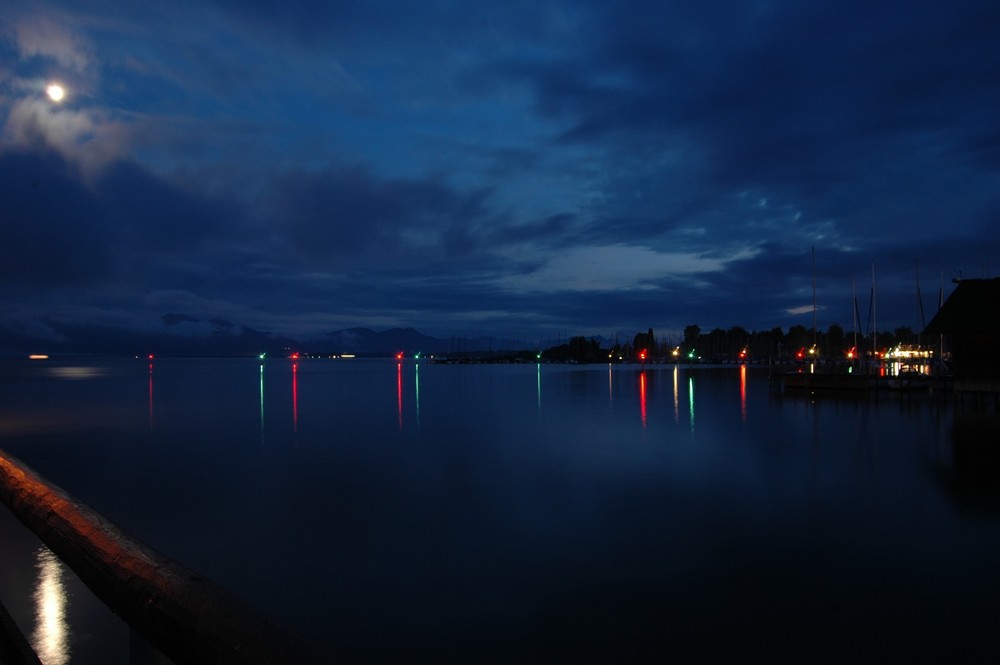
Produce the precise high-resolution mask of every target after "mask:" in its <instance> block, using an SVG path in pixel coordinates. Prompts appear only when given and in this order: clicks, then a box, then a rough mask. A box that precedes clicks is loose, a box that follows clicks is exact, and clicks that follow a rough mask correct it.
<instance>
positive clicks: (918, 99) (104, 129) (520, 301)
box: [0, 0, 1000, 339]
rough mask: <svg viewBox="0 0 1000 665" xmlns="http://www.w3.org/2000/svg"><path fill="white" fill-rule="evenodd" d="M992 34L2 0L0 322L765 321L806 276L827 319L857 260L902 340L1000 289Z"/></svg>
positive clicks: (838, 25) (446, 8) (993, 24)
mask: <svg viewBox="0 0 1000 665" xmlns="http://www.w3.org/2000/svg"><path fill="white" fill-rule="evenodd" d="M997 44H1000V5H998V4H997V2H996V1H995V0H982V1H980V0H967V1H962V2H954V1H941V2H925V1H921V0H914V1H913V2H909V3H898V2H882V1H880V0H865V1H863V2H854V1H852V0H838V1H837V2H802V1H799V0H795V1H788V2H782V1H780V0H773V1H770V0H745V1H740V2H725V1H719V2H706V1H704V0H699V1H690V2H689V1H676V2H669V1H666V0H665V1H662V2H629V1H623V0H616V2H613V3H612V2H604V1H601V2H537V1H536V2H520V1H518V0H512V1H511V2H502V3H496V2H490V3H481V2H471V1H470V2H448V1H444V0H423V1H421V2H412V3H410V2H398V1H397V2H379V1H375V0H363V1H354V0H346V1H339V2H326V1H323V2H319V1H316V2H313V1H305V0H285V1H284V2H280V3H274V2H263V1H260V0H239V1H237V0H214V1H205V0H199V1H197V2H194V1H189V0H173V1H172V2H145V1H139V0H137V1H131V2H121V1H111V0H106V1H102V0H94V1H92V2H87V3H80V2H76V1H72V2H71V1H69V0H66V1H65V2H58V1H48V0H13V1H12V0H6V2H5V3H4V10H3V13H2V17H0V331H8V332H9V331H15V332H16V333H17V334H21V335H32V336H37V337H39V338H41V339H46V338H53V337H56V336H58V335H59V334H60V333H59V332H58V331H59V329H60V326H63V325H66V324H74V325H98V326H112V327H122V328H129V329H139V330H161V329H163V327H164V325H165V324H164V319H163V316H164V315H165V314H171V315H185V316H187V317H190V318H192V319H199V320H207V319H210V318H222V319H227V320H230V321H233V322H236V323H239V324H244V325H248V326H251V327H254V328H256V329H258V330H264V331H270V332H274V333H281V334H288V335H293V336H311V335H322V334H323V333H325V332H329V331H333V330H337V329H342V328H348V327H352V326H359V325H360V326H368V327H372V328H376V329H383V328H388V327H393V326H414V327H417V328H418V329H420V330H421V331H423V332H425V333H428V334H432V335H438V336H447V335H450V334H456V333H457V334H464V333H467V332H470V331H482V332H487V333H489V334H498V335H502V334H509V335H515V336H521V337H523V338H527V339H533V338H536V336H537V335H539V334H543V333H545V332H552V331H562V332H564V333H566V334H578V333H579V334H605V335H607V334H609V333H612V332H616V331H628V332H630V333H631V332H634V331H636V330H644V329H646V328H648V327H653V328H655V329H656V330H657V332H660V331H664V332H666V331H670V330H678V329H682V328H683V327H684V326H686V325H688V324H692V323H693V324H697V325H699V326H701V328H702V329H704V330H707V329H711V328H713V327H723V328H728V327H730V326H733V325H740V326H743V327H746V328H748V329H769V328H772V327H774V326H781V327H783V328H786V329H787V327H789V326H791V325H795V324H802V325H805V326H807V327H809V326H811V325H812V319H813V308H812V303H813V275H814V274H815V281H816V302H817V306H818V313H817V318H818V323H819V325H820V327H821V328H825V327H826V326H828V325H829V324H831V323H839V324H840V325H842V326H844V327H845V328H847V329H848V330H850V329H851V327H852V325H853V316H852V314H853V306H852V302H853V301H852V292H853V290H854V289H855V288H856V291H857V293H858V299H859V301H860V304H859V309H860V310H861V311H862V316H863V317H867V313H868V310H869V294H870V291H871V287H872V271H873V267H874V270H875V273H876V279H877V312H878V315H877V316H878V320H877V323H878V327H879V328H880V329H892V328H894V327H897V326H902V325H906V326H910V327H911V328H913V329H918V328H919V326H920V313H919V307H918V299H917V297H916V292H917V290H916V289H917V284H918V283H919V284H920V286H921V290H922V294H923V296H924V306H925V311H926V319H928V320H929V318H930V316H931V315H932V314H933V311H934V310H935V309H936V307H937V300H938V292H939V290H940V289H941V286H942V284H943V285H944V291H945V294H946V295H947V293H948V292H950V290H951V288H953V284H952V283H951V280H952V278H954V277H959V276H963V277H966V278H969V277H983V276H994V275H996V276H1000V260H998V258H1000V48H998V47H997ZM52 84H58V85H60V86H62V89H63V90H64V97H63V98H62V99H61V100H59V101H55V100H53V99H52V98H51V97H50V96H49V95H48V94H47V90H48V89H49V86H51V85H52ZM813 248H814V249H815V273H814V271H813V258H812V253H813ZM918 276H919V282H918V279H917V277H918ZM855 284H856V287H855V286H854V285H855ZM169 320H171V321H177V320H181V319H179V318H178V317H177V316H174V317H171V318H170V319H169ZM188 323H190V322H188ZM863 325H864V322H863Z"/></svg>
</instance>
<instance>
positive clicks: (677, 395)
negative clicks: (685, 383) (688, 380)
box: [674, 365, 681, 423]
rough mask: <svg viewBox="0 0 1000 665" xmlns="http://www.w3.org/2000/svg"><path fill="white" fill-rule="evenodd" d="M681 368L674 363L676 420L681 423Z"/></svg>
mask: <svg viewBox="0 0 1000 665" xmlns="http://www.w3.org/2000/svg"><path fill="white" fill-rule="evenodd" d="M679 374H680V369H679V368H678V367H677V365H674V422H675V423H679V422H680V421H681V398H680V388H679V387H678V380H679V376H678V375H679Z"/></svg>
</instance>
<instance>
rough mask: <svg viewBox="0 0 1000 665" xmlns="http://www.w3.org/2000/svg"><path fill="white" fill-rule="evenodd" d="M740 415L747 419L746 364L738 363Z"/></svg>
mask: <svg viewBox="0 0 1000 665" xmlns="http://www.w3.org/2000/svg"><path fill="white" fill-rule="evenodd" d="M740 415H742V416H743V420H746V419H747V366H746V365H740Z"/></svg>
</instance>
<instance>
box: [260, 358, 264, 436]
mask: <svg viewBox="0 0 1000 665" xmlns="http://www.w3.org/2000/svg"><path fill="white" fill-rule="evenodd" d="M260 442H261V443H262V444H263V443H264V361H263V360H262V361H261V362H260Z"/></svg>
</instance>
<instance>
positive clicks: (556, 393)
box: [0, 359, 1000, 663]
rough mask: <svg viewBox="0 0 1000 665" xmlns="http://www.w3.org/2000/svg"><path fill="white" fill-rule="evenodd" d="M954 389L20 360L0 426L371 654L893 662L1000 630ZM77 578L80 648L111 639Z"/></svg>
mask: <svg viewBox="0 0 1000 665" xmlns="http://www.w3.org/2000/svg"><path fill="white" fill-rule="evenodd" d="M954 411H955V410H954V408H952V406H951V405H949V404H947V403H940V402H938V401H935V400H932V399H928V398H920V397H905V396H901V395H882V396H880V397H879V398H878V399H872V398H853V399H844V398H842V397H841V398H831V397H826V396H820V397H792V396H789V395H780V394H775V393H773V392H772V391H770V390H769V385H768V378H767V372H766V370H765V369H763V368H754V367H750V368H747V367H745V366H744V367H740V366H729V367H724V368H703V367H687V366H679V367H677V366H673V365H651V366H647V367H646V368H645V369H644V370H643V369H641V368H640V367H639V366H637V365H615V366H610V367H609V366H572V365H546V364H543V365H535V364H529V365H484V366H479V365H460V366H459V365H435V364H419V365H418V364H415V362H414V361H412V360H407V361H404V362H403V363H396V362H395V361H389V360H360V359H353V360H346V359H339V360H334V359H304V360H299V361H298V362H292V361H291V360H287V359H268V360H267V361H265V362H264V363H263V364H261V363H260V362H259V361H257V360H242V359H220V360H180V359H165V360H156V361H154V362H152V363H150V362H149V361H147V360H139V359H129V360H116V361H78V362H74V361H69V362H53V361H48V362H41V363H20V362H18V363H6V364H5V365H4V366H3V375H2V378H0V447H3V448H4V449H5V450H6V451H8V452H9V453H11V454H13V455H15V456H17V457H18V458H20V459H21V460H23V461H24V462H26V463H27V464H29V465H30V466H32V467H33V468H34V469H35V470H36V471H37V472H39V473H40V474H41V475H42V476H43V477H45V478H47V479H48V480H50V481H52V482H54V483H56V484H58V485H60V486H61V487H63V488H64V489H65V490H66V491H68V492H69V493H71V494H73V495H74V496H76V497H77V498H78V499H80V500H82V501H84V502H86V503H87V504H88V505H90V506H91V507H92V508H94V509H96V510H98V511H99V512H101V513H103V514H105V515H106V516H107V517H109V518H110V519H112V520H113V521H115V522H116V523H118V524H119V525H121V526H123V527H124V528H126V529H127V530H129V531H131V532H132V533H134V534H135V535H137V536H138V537H139V538H140V539H142V540H143V541H144V542H146V543H148V544H149V545H151V546H153V547H154V548H156V549H158V550H160V551H162V552H163V553H165V554H167V555H169V556H171V557H173V558H175V559H177V560H178V561H180V562H181V563H183V564H185V565H187V566H189V567H192V568H194V569H195V570H197V571H199V572H201V573H202V574H204V575H206V576H208V577H210V578H212V579H213V580H215V581H216V582H218V583H220V584H222V585H224V586H227V587H228V588H230V589H232V590H233V591H235V592H236V593H238V594H239V595H241V596H242V597H244V598H246V599H247V600H248V601H250V602H251V603H252V604H253V605H255V606H256V607H258V608H261V609H262V610H264V611H266V612H267V613H269V614H272V615H273V616H275V617H276V618H278V619H279V620H280V621H283V622H285V623H287V624H289V625H291V626H293V627H294V628H295V629H297V630H298V631H299V632H301V633H304V634H306V635H308V636H310V637H312V638H315V639H317V640H319V641H323V642H326V643H328V644H330V645H332V646H333V647H334V649H335V650H336V651H337V652H339V653H340V654H342V655H343V656H344V657H346V658H347V659H349V660H352V661H356V662H398V661H410V662H412V661H428V662H430V661H433V662H473V661H474V662H489V661H496V662H515V661H516V662H525V661H528V662H583V661H597V662H609V661H614V662H637V661H642V660H649V661H659V662H662V661H663V660H664V659H668V658H676V659H679V660H682V661H693V660H702V661H731V660H733V659H750V658H754V659H758V658H766V659H768V660H771V661H781V662H791V661H796V662H801V661H803V660H806V661H811V662H815V661H829V662H834V661H839V662H843V661H844V660H851V661H859V660H861V661H864V660H868V661H878V660H885V659H886V658H888V659H891V660H898V659H899V658H900V657H901V656H907V655H912V656H920V657H926V656H928V655H936V656H940V657H955V656H962V655H963V654H965V655H970V654H974V653H976V649H978V648H980V647H981V646H983V645H984V644H991V642H987V639H988V638H987V635H989V634H990V631H991V630H992V627H993V623H994V618H995V617H996V616H997V611H998V610H1000V601H998V598H1000V594H998V591H1000V567H998V564H997V563H996V556H995V554H996V552H998V551H1000V522H998V520H997V513H996V510H995V504H994V502H993V500H992V494H991V492H990V486H989V485H988V483H987V485H986V486H985V487H984V486H983V483H982V482H981V481H982V480H983V478H984V476H983V475H982V474H980V473H978V472H977V471H976V470H975V469H977V468H979V467H980V466H982V464H986V465H989V464H991V463H992V462H991V460H993V459H995V457H992V458H991V457H990V455H989V453H980V452H975V451H978V450H980V448H979V447H977V446H978V445H979V444H978V443H976V444H975V445H974V447H973V448H972V449H971V450H973V454H972V457H971V458H970V456H969V454H964V455H963V454H959V455H958V456H957V457H956V450H959V452H960V453H961V452H962V451H964V450H967V449H968V448H963V447H960V448H956V442H955V440H954V439H955V436H954V432H955V429H954V423H955V419H956V414H955V412H954ZM957 417H958V418H959V420H963V419H965V418H967V416H966V414H959V415H958V416H957ZM970 417H971V416H970ZM976 417H977V418H979V417H980V416H976ZM963 422H964V421H963ZM980 429H981V428H972V431H980ZM962 431H965V430H962ZM959 443H960V446H961V445H964V444H962V443H961V442H959ZM968 459H972V460H973V462H972V464H971V467H970V464H969V463H967V462H966V460H968ZM970 468H971V469H972V470H971V471H970ZM985 478H986V479H987V481H988V480H989V474H988V473H987V474H986V476H985ZM0 530H2V535H4V536H5V537H6V538H9V542H11V543H15V542H17V543H22V544H21V545H17V546H13V545H12V546H10V547H8V548H7V549H6V550H5V551H4V552H2V553H0V556H3V557H4V558H3V559H0V567H2V575H3V577H2V578H0V579H3V581H4V586H3V587H2V588H0V600H3V602H4V604H5V605H7V606H8V608H10V609H11V611H12V612H13V613H15V614H16V615H17V616H18V617H19V620H23V621H25V622H27V624H31V623H32V622H34V623H39V622H40V620H39V619H38V617H37V616H35V615H33V614H32V610H31V609H30V608H31V602H32V601H31V594H32V592H33V591H32V590H33V588H34V587H37V586H38V583H39V579H41V575H42V574H43V573H42V572H41V568H40V566H39V564H38V561H39V560H40V559H39V557H41V556H43V555H42V554H39V553H38V552H37V550H38V545H37V543H34V544H30V543H31V538H32V536H31V534H26V535H25V534H23V533H20V532H21V531H24V530H23V529H21V528H20V527H19V525H17V524H16V523H13V521H12V520H11V519H10V518H8V517H7V516H5V517H4V519H0ZM26 559H27V566H26V565H25V564H26ZM66 575H67V576H68V577H67V579H70V580H72V574H71V573H69V572H68V571H67V572H66ZM12 580H16V583H15V582H12ZM67 584H78V583H77V582H72V581H71V582H67ZM74 589H76V588H75V587H74ZM85 593H86V592H85V590H83V589H82V587H80V590H78V591H77V590H74V591H73V594H72V597H70V598H69V601H68V608H67V611H66V624H65V634H66V641H67V644H69V651H70V654H71V655H70V659H69V660H68V661H67V662H73V663H86V662H107V661H106V660H101V658H100V657H97V656H88V655H87V653H88V648H89V651H91V652H93V651H95V649H96V647H94V645H95V644H102V645H108V646H107V648H108V649H112V650H113V649H118V652H116V653H123V652H124V651H127V649H128V640H129V638H128V636H127V630H124V629H117V628H113V627H112V628H108V627H107V626H102V627H99V628H95V627H93V626H92V625H91V624H94V622H95V619H94V618H93V617H94V616H95V615H99V614H100V610H95V609H94V607H93V605H92V602H91V601H90V600H85V599H84V598H83V596H84V595H85ZM93 602H95V603H96V601H93ZM75 605H79V606H80V608H82V609H78V610H74V606H75ZM98 606H99V604H98ZM74 612H76V614H74ZM80 614H85V615H86V616H85V617H81V616H80ZM22 625H25V624H22ZM33 629H34V628H33V627H32V628H28V627H25V632H28V633H30V632H32V630H33ZM123 635H124V637H123ZM74 640H75V641H74ZM88 645H89V646H88ZM123 650H124V651H123ZM91 657H92V658H95V659H94V660H87V659H88V658H91Z"/></svg>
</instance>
